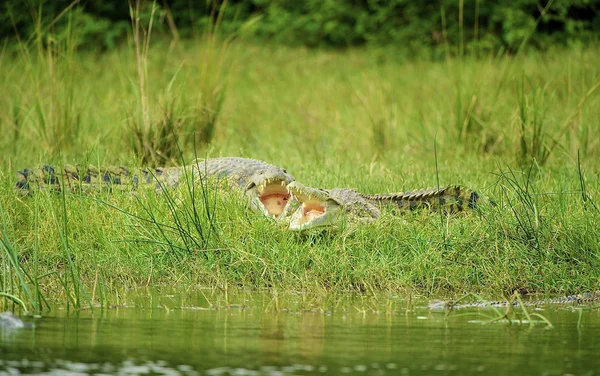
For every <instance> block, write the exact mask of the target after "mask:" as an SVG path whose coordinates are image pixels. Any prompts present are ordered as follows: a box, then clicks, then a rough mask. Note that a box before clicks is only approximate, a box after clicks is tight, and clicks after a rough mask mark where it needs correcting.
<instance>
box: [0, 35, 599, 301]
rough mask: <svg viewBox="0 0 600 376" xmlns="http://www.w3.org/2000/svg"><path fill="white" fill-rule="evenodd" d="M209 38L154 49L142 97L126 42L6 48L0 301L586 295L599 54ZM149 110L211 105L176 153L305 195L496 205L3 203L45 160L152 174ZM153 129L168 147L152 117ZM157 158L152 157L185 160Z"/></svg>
mask: <svg viewBox="0 0 600 376" xmlns="http://www.w3.org/2000/svg"><path fill="white" fill-rule="evenodd" d="M211 43H217V42H215V41H214V40H211V41H206V40H204V41H196V42H181V43H180V44H178V45H177V46H176V47H175V48H172V47H170V46H169V45H166V44H163V43H161V42H160V41H159V42H157V43H155V44H154V45H151V46H149V48H148V51H147V55H146V57H145V65H146V68H145V70H144V72H145V73H144V74H145V76H144V79H145V81H144V94H143V95H144V96H145V99H144V101H145V102H144V103H146V104H144V105H143V106H142V104H141V100H140V98H141V96H140V95H142V94H141V93H140V85H139V71H138V60H137V59H138V57H137V56H136V53H135V48H134V47H133V45H132V46H131V48H127V47H126V46H125V47H123V48H122V49H119V50H116V51H114V52H108V53H104V54H99V55H94V54H88V53H78V52H76V51H72V52H68V53H60V51H59V50H54V51H44V53H45V55H43V56H42V55H39V54H41V52H40V51H29V50H27V51H28V52H27V54H20V55H17V56H12V55H10V54H4V55H0V67H3V69H0V87H2V88H3V92H4V93H6V95H3V96H2V99H0V132H1V134H2V135H3V137H1V138H0V148H1V150H3V153H2V157H1V158H0V207H1V208H2V212H3V216H2V218H3V223H2V228H1V230H2V231H1V232H0V237H1V239H0V240H1V242H0V267H2V270H3V279H2V280H1V281H0V283H1V284H2V285H0V291H1V292H2V293H3V295H2V299H3V300H0V307H2V308H3V307H5V306H7V305H9V304H17V303H14V302H15V301H16V300H15V299H13V298H18V299H22V300H23V301H25V302H26V304H27V305H28V307H30V308H31V309H33V310H41V309H42V308H43V307H44V306H43V302H44V300H43V299H49V300H59V301H62V302H67V303H68V304H69V305H71V306H73V307H81V306H85V305H89V304H90V303H91V304H103V302H106V301H107V299H109V298H108V296H110V294H111V292H112V291H115V290H116V289H118V288H122V287H130V286H146V285H163V284H167V285H172V286H178V287H182V288H184V287H188V286H197V285H202V286H213V287H220V288H225V287H234V286H244V287H251V288H263V287H269V288H277V289H289V290H302V291H307V290H311V291H360V292H366V293H371V292H374V291H402V292H407V293H414V294H425V295H444V296H447V295H451V296H457V295H461V294H465V293H467V292H473V293H478V294H481V295H484V296H489V297H497V296H502V295H503V294H505V295H510V294H511V293H512V291H514V290H519V291H531V292H533V291H535V292H543V293H576V292H581V291H583V290H594V289H598V288H599V285H600V231H598V229H599V228H600V211H599V210H598V205H599V204H598V202H597V200H598V195H599V188H600V175H598V171H599V168H600V162H599V161H600V158H599V156H600V141H599V139H598V137H597V126H598V119H600V95H599V94H598V90H597V89H598V86H599V85H600V81H599V77H600V68H599V67H598V64H597V62H598V59H599V58H600V50H597V49H585V50H579V49H572V50H561V51H551V52H547V53H545V54H531V55H521V56H516V57H509V56H500V57H497V56H490V57H488V58H480V59H477V60H475V59H471V58H468V57H465V58H463V59H461V60H453V59H449V60H447V61H445V62H427V61H415V62H410V61H404V60H398V59H396V58H395V55H394V51H393V49H389V50H386V49H375V48H372V49H355V50H349V51H344V52H340V51H319V50H307V49H303V48H287V47H282V46H268V45H267V46H259V45H255V44H252V43H251V42H247V41H243V40H240V41H228V43H230V45H228V48H223V49H221V50H219V48H220V47H218V46H217V47H215V45H214V44H211ZM207 48H208V49H209V51H208V52H207ZM211 49H212V50H211ZM215 51H217V52H218V53H219V55H218V56H219V57H218V58H217V59H213V60H207V58H206V56H207V54H210V53H213V54H214V53H215ZM48 54H51V55H48ZM48 56H52V64H53V65H52V67H54V68H56V69H54V68H53V70H51V69H50V68H51V67H50V66H49V60H48V59H49V58H48ZM42 57H43V58H42ZM23 59H25V60H23ZM210 61H213V63H214V64H224V62H227V64H230V63H232V62H234V63H235V64H232V65H228V66H231V67H232V68H231V69H228V70H227V73H226V74H225V75H222V76H219V77H222V79H221V81H219V80H217V81H214V82H213V81H209V80H208V79H207V78H206V75H210V73H209V72H217V74H218V75H221V72H222V71H221V70H220V68H219V69H217V68H216V67H212V66H211V65H210ZM223 69H225V68H223ZM50 73H53V74H61V75H65V77H68V80H66V81H64V80H62V79H59V76H55V77H53V76H52V75H51V74H50ZM211 77H212V78H214V77H215V76H211ZM225 84H227V85H226V87H227V90H226V95H225V94H223V93H224V92H223V91H218V90H222V88H223V87H225V86H221V85H225ZM206 87H209V88H208V89H203V88H206ZM215 88H217V89H218V90H217V89H215ZM211 90H212V92H213V94H214V95H213V96H212V97H210V98H207V97H206V95H207V93H210V92H211ZM214 90H217V91H218V92H217V93H216V94H215V93H214ZM211 101H212V102H211ZM219 101H222V103H219ZM161 103H176V105H173V106H171V107H167V109H168V111H167V113H168V114H170V115H169V116H166V117H165V118H169V119H180V120H177V121H184V120H186V119H190V118H194V117H195V118H196V119H197V117H198V116H201V115H198V112H197V111H198V109H205V110H206V108H207V107H206V106H207V105H202V103H210V104H211V106H217V107H218V117H215V118H214V119H213V120H214V121H212V120H211V121H208V122H204V123H202V124H205V125H206V124H210V127H211V128H210V132H211V134H210V137H208V138H207V139H205V141H206V142H195V143H194V142H191V141H190V142H187V143H185V142H183V141H182V140H184V139H185V137H186V136H189V135H186V134H179V135H177V137H180V138H178V140H179V141H180V142H181V145H183V150H182V157H183V158H184V160H185V161H191V160H192V159H193V158H194V157H195V156H196V155H199V156H204V155H208V156H244V157H251V158H257V159H262V160H266V161H268V162H271V163H273V164H276V165H279V166H282V167H285V168H286V169H287V170H288V171H289V172H291V173H292V174H293V175H294V176H295V178H296V179H297V180H299V181H301V182H303V183H304V184H307V185H311V186H319V187H336V186H342V187H352V188H357V189H359V190H361V191H364V192H368V193H381V192H391V191H403V190H408V189H413V188H419V187H428V186H437V185H438V181H439V184H441V185H445V184H462V185H465V186H469V187H471V188H473V189H475V190H477V191H478V192H480V193H482V194H483V195H484V196H486V197H488V198H490V199H493V200H494V201H495V202H496V203H497V206H496V207H493V206H491V205H483V206H482V207H481V210H480V211H479V212H476V213H473V214H469V215H457V216H451V217H441V220H440V216H439V215H436V214H433V215H432V214H428V213H424V212H417V213H409V214H407V215H406V216H404V217H402V218H399V217H394V216H393V215H391V214H389V213H386V214H385V215H384V216H383V217H382V218H381V220H379V221H378V222H377V223H375V224H370V225H363V226H352V225H350V224H348V225H347V226H344V227H343V228H342V229H340V230H338V231H323V232H316V233H308V234H298V233H291V232H289V231H288V230H286V229H285V226H283V225H281V224H277V223H274V222H273V221H271V220H269V219H267V218H263V217H261V216H259V215H257V214H255V213H252V212H249V211H248V210H246V209H245V208H244V207H243V205H241V204H240V203H239V202H238V200H236V197H222V196H219V195H217V194H214V193H211V192H212V191H211V190H210V188H209V189H208V190H203V189H202V187H196V188H195V193H194V194H193V195H192V194H191V191H190V190H185V189H184V190H182V191H178V192H172V193H170V194H169V195H159V196H157V195H156V194H154V191H153V190H151V191H140V192H139V193H137V194H133V195H132V194H129V193H120V192H115V193H109V192H99V193H97V194H94V195H91V196H86V195H83V196H82V195H77V194H65V195H62V194H44V193H42V194H38V195H35V196H34V197H21V196H20V195H18V194H16V193H15V192H14V191H13V189H12V188H13V185H14V182H15V172H16V170H18V169H23V168H25V167H30V166H33V165H37V164H39V163H55V164H59V165H61V164H64V163H72V164H74V163H78V164H82V165H86V164H90V163H91V164H95V165H130V166H135V165H139V164H140V161H142V160H144V161H146V162H147V163H153V161H154V162H155V161H156V159H153V158H149V159H148V158H146V157H144V155H141V153H140V150H141V149H136V147H135V146H133V144H134V143H132V139H133V137H134V136H135V132H134V129H135V127H132V126H131V124H132V123H131V121H132V116H133V117H134V118H138V119H139V118H140V116H142V117H143V114H144V111H146V110H147V109H152V111H154V112H152V113H153V114H159V115H158V119H160V114H161V108H163V107H161V106H160V104H161ZM206 111H210V109H208V110H206ZM140 114H142V115H140ZM205 115H206V114H205ZM209 115H210V114H209ZM152 116H154V115H151V117H150V119H153V118H152ZM202 116H204V115H202ZM206 116H208V115H206ZM47 119H50V120H51V122H48V121H47ZM181 119H183V120H181ZM45 122H46V123H45ZM44 124H51V127H50V125H48V127H46V128H44V126H45V125H44ZM148 124H150V125H152V124H154V127H158V128H157V129H155V133H148V134H154V135H155V136H152V137H154V139H153V140H152V141H154V143H152V145H153V146H152V148H154V149H155V150H154V151H157V152H161V150H159V149H160V147H161V146H160V145H161V143H160V142H158V141H161V139H160V138H159V136H156V135H160V124H161V121H154V122H153V121H151V120H149V121H148V122H147V123H145V125H144V126H148ZM172 125H173V123H171V124H170V125H168V124H167V126H172ZM63 127H64V128H63ZM190 129H191V128H190ZM50 130H51V132H50ZM46 131H47V132H46ZM44 132H46V133H44ZM182 132H183V131H182ZM190 132H193V131H190ZM188 133H189V132H188ZM63 136H64V137H63ZM163 136H165V134H163ZM65 137H66V138H67V139H65ZM71 137H74V139H72V141H69V140H71ZM157 137H158V138H157ZM193 139H194V137H192V140H193ZM194 144H195V145H196V150H194ZM166 147H169V148H171V149H170V150H171V151H170V152H169V153H168V154H163V155H165V156H167V157H165V158H164V159H162V161H164V163H165V164H167V165H175V164H181V159H179V158H180V156H179V155H178V153H173V152H172V148H173V144H172V143H170V144H169V145H168V146H166ZM136 151H138V152H137V153H135V152H136ZM434 151H435V153H434ZM435 154H437V164H436V156H435ZM157 155H158V154H157ZM161 158H162V157H161ZM8 295H10V297H8ZM18 304H20V303H18Z"/></svg>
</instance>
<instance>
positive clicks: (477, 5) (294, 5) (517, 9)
mask: <svg viewBox="0 0 600 376" xmlns="http://www.w3.org/2000/svg"><path fill="white" fill-rule="evenodd" d="M3 8H4V9H0V38H9V37H14V35H15V30H16V31H17V33H18V35H21V37H27V36H29V35H32V34H33V32H34V30H35V29H36V27H38V26H39V25H41V26H42V27H43V28H48V29H52V30H53V33H54V35H55V36H57V37H58V38H61V37H64V36H65V30H67V29H69V28H72V27H73V25H74V26H75V27H76V29H77V38H78V43H79V44H81V45H82V46H85V47H87V48H100V49H106V48H109V49H110V48H114V47H115V46H116V45H118V44H119V43H120V42H122V41H124V40H125V39H126V36H127V33H128V31H129V29H130V25H131V19H130V12H129V5H128V2H127V1H122V0H112V1H88V0H82V1H73V0H56V1H43V0H26V1H22V0H8V1H5V2H4V5H3ZM69 8H71V9H72V12H70V13H68V15H67V16H64V13H63V11H64V10H65V9H69ZM219 11H220V12H219ZM599 11H600V1H599V0H576V1H572V0H549V1H546V0H545V1H538V0H516V1H480V0H471V1H463V0H441V1H439V2H429V1H425V2H416V1H411V0H391V1H390V0H385V1H381V0H377V1H372V0H370V1H367V0H353V1H347V0H305V1H287V0H230V1H212V2H211V1H191V0H186V1H182V0H179V1H177V0H163V1H155V2H152V1H146V2H143V4H142V6H141V17H142V18H144V19H145V20H146V21H148V20H149V19H150V18H152V17H154V19H155V22H154V26H153V27H154V32H155V33H162V34H172V35H174V36H177V37H184V38H186V37H191V36H195V35H198V34H199V33H201V32H203V31H204V30H205V29H206V26H207V24H209V23H211V21H215V20H217V19H219V22H220V29H221V30H222V31H223V32H224V33H226V34H229V33H231V32H238V31H240V29H243V30H244V33H245V34H248V35H254V36H255V37H258V38H261V39H268V40H275V41H277V42H282V43H286V44H292V45H306V46H333V47H348V46H361V45H366V44H378V45H395V46H397V47H401V48H404V49H407V50H410V51H412V52H413V53H428V54H431V55H434V56H438V55H439V54H440V53H442V52H443V51H444V48H446V47H447V45H451V46H456V47H457V48H459V47H458V46H462V47H464V48H467V49H468V50H472V51H491V50H498V49H507V50H509V51H512V52H515V51H516V50H517V49H518V48H519V47H520V45H521V44H522V42H523V40H524V39H526V38H528V37H529V35H530V34H531V37H530V41H529V44H528V45H529V46H531V47H534V48H537V49H548V48H550V47H552V46H555V45H556V44H562V45H572V44H580V43H590V42H595V41H597V40H598V35H600V12H599ZM32 15H33V17H32ZM534 30H535V32H534Z"/></svg>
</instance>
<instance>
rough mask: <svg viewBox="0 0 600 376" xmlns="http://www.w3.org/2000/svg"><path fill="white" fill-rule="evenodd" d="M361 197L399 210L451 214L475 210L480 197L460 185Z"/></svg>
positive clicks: (363, 195)
mask: <svg viewBox="0 0 600 376" xmlns="http://www.w3.org/2000/svg"><path fill="white" fill-rule="evenodd" d="M362 197H363V198H365V199H367V200H370V201H371V202H373V203H374V204H376V205H380V206H381V205H390V204H391V205H393V206H394V207H398V208H401V209H408V210H414V209H428V210H443V211H444V212H445V213H448V214H452V213H457V212H461V211H464V210H465V209H466V208H468V209H475V208H476V207H477V203H478V202H479V201H480V196H479V194H477V192H475V191H473V190H472V189H469V188H466V187H462V186H460V185H449V186H446V187H443V188H424V189H419V190H413V191H407V192H398V193H390V194H373V195H371V194H362Z"/></svg>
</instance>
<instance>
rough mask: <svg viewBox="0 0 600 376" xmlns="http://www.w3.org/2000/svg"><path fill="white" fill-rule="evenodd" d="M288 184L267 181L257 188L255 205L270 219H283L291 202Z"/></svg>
mask: <svg viewBox="0 0 600 376" xmlns="http://www.w3.org/2000/svg"><path fill="white" fill-rule="evenodd" d="M286 186H287V182H285V181H283V180H280V179H276V178H275V179H265V180H263V182H262V183H260V184H259V185H257V186H256V191H255V192H256V196H255V197H256V199H255V204H256V206H258V208H259V209H260V210H261V211H262V212H263V213H264V214H265V215H266V216H269V217H276V218H278V217H281V216H282V215H284V213H285V211H286V207H287V205H288V203H289V200H290V197H291V195H290V193H289V192H288V190H287V188H286Z"/></svg>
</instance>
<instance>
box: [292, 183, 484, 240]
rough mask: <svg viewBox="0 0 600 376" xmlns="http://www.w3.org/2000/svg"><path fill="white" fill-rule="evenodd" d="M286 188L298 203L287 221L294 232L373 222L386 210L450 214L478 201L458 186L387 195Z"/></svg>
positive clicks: (298, 184) (301, 187)
mask: <svg viewBox="0 0 600 376" xmlns="http://www.w3.org/2000/svg"><path fill="white" fill-rule="evenodd" d="M287 188H288V191H289V192H290V194H291V195H292V199H293V200H295V201H297V202H298V207H297V208H296V209H295V210H294V211H293V212H292V214H291V218H290V229H291V230H296V231H303V230H308V229H311V228H318V227H324V226H331V225H335V224H338V223H340V221H341V219H342V218H345V219H346V221H348V222H361V223H370V222H374V221H375V220H377V219H378V218H379V217H380V216H381V209H383V208H386V207H390V208H392V209H393V210H395V211H406V210H414V209H418V208H423V209H428V210H442V211H443V212H444V213H447V214H451V213H457V212H460V211H463V210H465V209H474V208H475V207H476V205H477V202H478V201H479V195H478V194H477V193H476V192H474V191H472V190H471V189H469V188H465V187H462V186H459V185H451V186H447V187H444V188H439V189H438V188H426V189H420V190H414V191H408V192H397V193H387V194H364V193H360V192H358V191H356V190H354V189H350V188H332V189H323V188H311V187H306V186H304V185H303V184H301V183H299V182H297V181H294V182H291V183H290V184H288V186H287Z"/></svg>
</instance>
